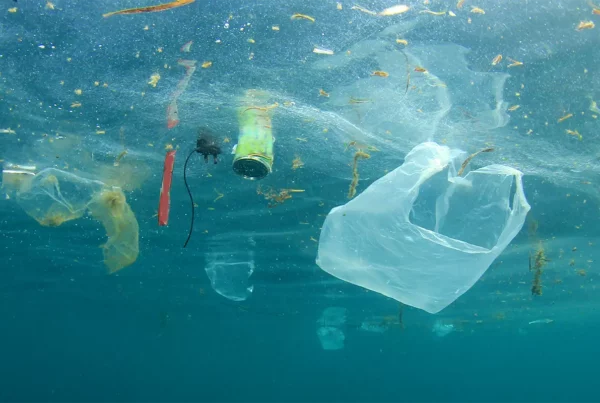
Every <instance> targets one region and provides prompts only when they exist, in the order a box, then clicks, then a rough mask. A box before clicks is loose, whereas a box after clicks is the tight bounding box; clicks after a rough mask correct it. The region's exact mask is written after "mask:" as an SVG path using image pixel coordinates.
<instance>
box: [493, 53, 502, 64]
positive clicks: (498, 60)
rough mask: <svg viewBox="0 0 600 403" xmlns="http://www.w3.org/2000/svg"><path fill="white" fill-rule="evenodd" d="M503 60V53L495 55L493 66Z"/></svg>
mask: <svg viewBox="0 0 600 403" xmlns="http://www.w3.org/2000/svg"><path fill="white" fill-rule="evenodd" d="M501 61H502V55H498V56H496V57H494V60H492V66H495V65H497V64H498V63H500V62H501Z"/></svg>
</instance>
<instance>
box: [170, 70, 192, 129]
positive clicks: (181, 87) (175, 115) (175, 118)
mask: <svg viewBox="0 0 600 403" xmlns="http://www.w3.org/2000/svg"><path fill="white" fill-rule="evenodd" d="M177 64H179V65H180V66H183V67H185V76H184V77H183V78H182V79H181V80H180V81H179V83H177V87H176V88H175V92H173V95H171V102H170V103H169V105H168V106H167V128H168V129H172V128H174V127H175V126H177V125H178V124H179V110H178V108H177V99H178V98H179V97H180V96H181V94H183V92H184V91H185V89H186V88H187V86H188V84H189V83H190V79H191V78H192V75H193V74H194V72H195V71H196V61H195V60H183V59H182V60H179V61H177Z"/></svg>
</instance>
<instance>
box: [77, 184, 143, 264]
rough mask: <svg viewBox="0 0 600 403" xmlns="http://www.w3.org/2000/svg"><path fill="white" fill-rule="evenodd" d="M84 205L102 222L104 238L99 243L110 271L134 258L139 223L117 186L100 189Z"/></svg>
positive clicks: (136, 255)
mask: <svg viewBox="0 0 600 403" xmlns="http://www.w3.org/2000/svg"><path fill="white" fill-rule="evenodd" d="M88 208H89V210H90V212H91V213H92V216H93V217H94V218H96V219H97V220H99V221H100V222H102V225H104V229H105V230H106V235H107V236H108V240H107V241H106V243H105V244H104V245H102V250H103V253H104V264H106V266H107V267H108V269H109V272H110V273H114V272H116V271H119V270H121V269H122V268H123V267H126V266H129V265H131V264H132V263H133V262H135V261H136V259H137V257H138V254H139V251H140V250H139V225H138V222H137V220H136V218H135V215H134V214H133V211H131V207H129V204H127V201H126V199H125V195H124V194H123V191H122V190H121V189H119V188H112V189H103V190H102V191H101V192H99V193H98V194H96V195H95V196H94V198H93V199H92V201H91V202H90V203H89V205H88Z"/></svg>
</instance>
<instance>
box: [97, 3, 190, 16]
mask: <svg viewBox="0 0 600 403" xmlns="http://www.w3.org/2000/svg"><path fill="white" fill-rule="evenodd" d="M194 1H196V0H176V1H173V2H171V3H165V4H158V5H156V6H147V7H136V8H127V9H124V10H119V11H113V12H110V13H106V14H102V16H103V17H104V18H108V17H111V16H113V15H122V14H140V13H154V12H158V11H164V10H170V9H172V8H176V7H181V6H185V5H187V4H191V3H193V2H194Z"/></svg>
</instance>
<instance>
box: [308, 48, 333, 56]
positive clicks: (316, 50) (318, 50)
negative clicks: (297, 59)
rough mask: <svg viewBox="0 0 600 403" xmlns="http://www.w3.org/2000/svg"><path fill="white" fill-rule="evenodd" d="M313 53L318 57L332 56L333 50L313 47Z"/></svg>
mask: <svg viewBox="0 0 600 403" xmlns="http://www.w3.org/2000/svg"><path fill="white" fill-rule="evenodd" d="M313 53H316V54H318V55H333V50H330V49H324V48H319V47H316V46H315V48H314V49H313Z"/></svg>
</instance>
